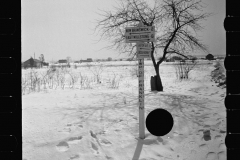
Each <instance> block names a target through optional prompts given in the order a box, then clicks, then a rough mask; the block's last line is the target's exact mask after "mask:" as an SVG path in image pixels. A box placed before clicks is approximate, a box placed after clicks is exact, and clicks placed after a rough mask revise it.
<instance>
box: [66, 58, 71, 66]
mask: <svg viewBox="0 0 240 160" xmlns="http://www.w3.org/2000/svg"><path fill="white" fill-rule="evenodd" d="M66 59H67V66H68V67H70V62H71V57H67V58H66Z"/></svg>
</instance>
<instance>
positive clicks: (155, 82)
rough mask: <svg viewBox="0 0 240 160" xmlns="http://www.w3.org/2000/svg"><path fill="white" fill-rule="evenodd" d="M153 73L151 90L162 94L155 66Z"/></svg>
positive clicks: (157, 69)
mask: <svg viewBox="0 0 240 160" xmlns="http://www.w3.org/2000/svg"><path fill="white" fill-rule="evenodd" d="M155 71H156V75H155V76H154V77H151V90H152V91H159V92H162V91H163V85H162V81H161V77H160V74H159V65H157V66H156V68H155Z"/></svg>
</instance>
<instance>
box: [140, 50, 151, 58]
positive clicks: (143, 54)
mask: <svg viewBox="0 0 240 160" xmlns="http://www.w3.org/2000/svg"><path fill="white" fill-rule="evenodd" d="M150 57H151V51H137V58H150Z"/></svg>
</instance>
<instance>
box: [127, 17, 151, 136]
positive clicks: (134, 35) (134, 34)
mask: <svg viewBox="0 0 240 160" xmlns="http://www.w3.org/2000/svg"><path fill="white" fill-rule="evenodd" d="M125 37H126V43H137V58H138V88H139V91H138V106H139V138H140V139H144V138H145V125H144V124H145V123H144V122H145V117H144V58H150V57H151V56H150V54H151V45H150V44H148V43H144V42H153V41H155V27H154V26H143V23H142V22H140V23H139V24H138V26H137V27H127V28H126V32H125Z"/></svg>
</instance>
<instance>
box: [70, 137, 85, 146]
mask: <svg viewBox="0 0 240 160" xmlns="http://www.w3.org/2000/svg"><path fill="white" fill-rule="evenodd" d="M81 139H82V136H78V137H70V138H69V139H68V143H69V144H77V143H79V142H80V140H81Z"/></svg>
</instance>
